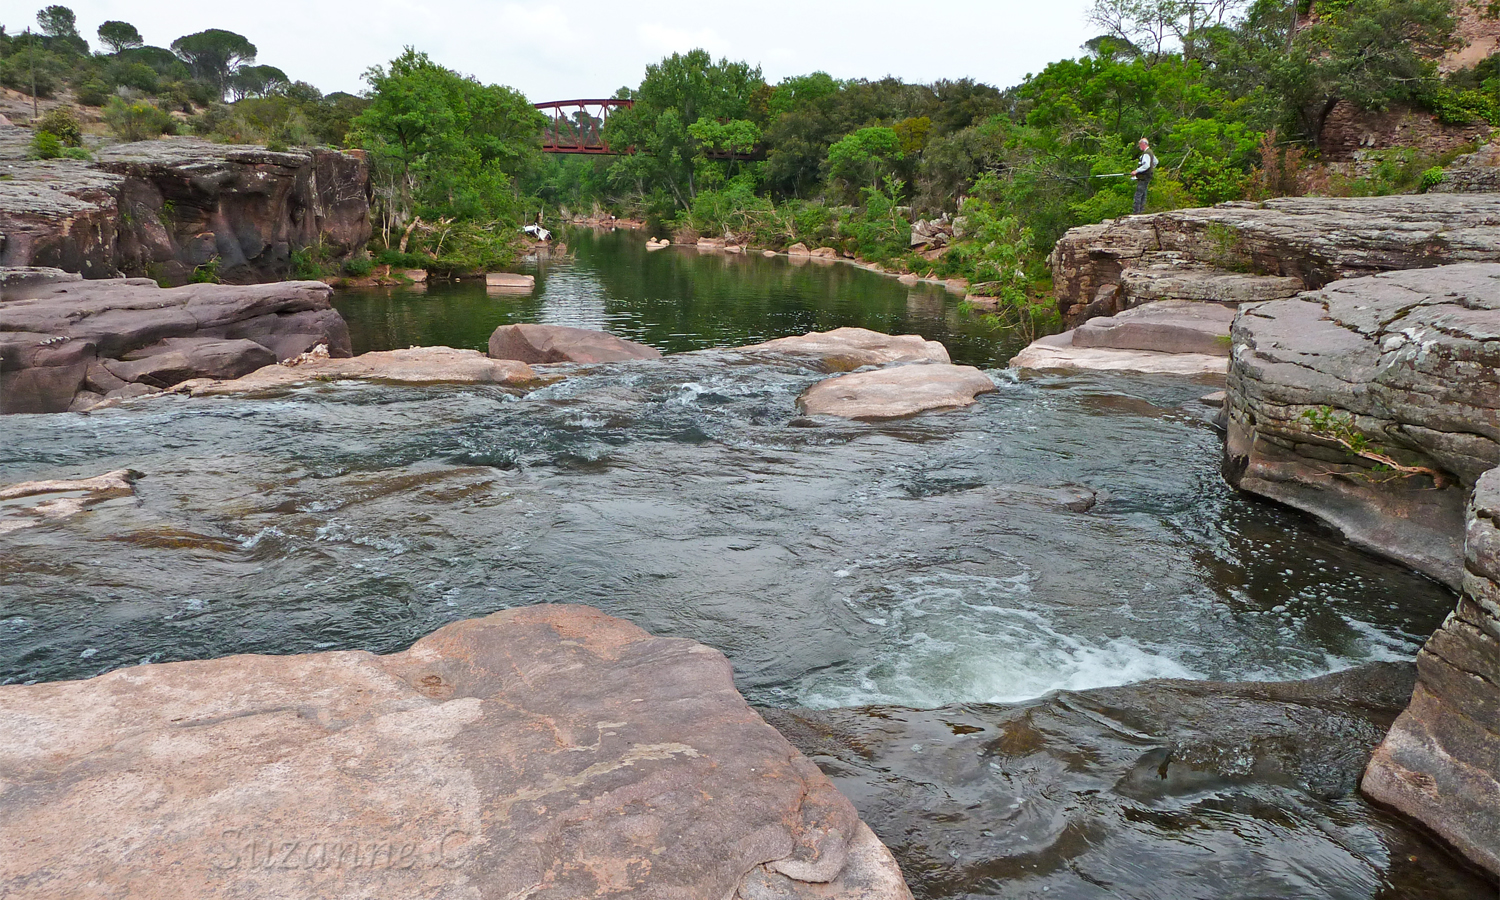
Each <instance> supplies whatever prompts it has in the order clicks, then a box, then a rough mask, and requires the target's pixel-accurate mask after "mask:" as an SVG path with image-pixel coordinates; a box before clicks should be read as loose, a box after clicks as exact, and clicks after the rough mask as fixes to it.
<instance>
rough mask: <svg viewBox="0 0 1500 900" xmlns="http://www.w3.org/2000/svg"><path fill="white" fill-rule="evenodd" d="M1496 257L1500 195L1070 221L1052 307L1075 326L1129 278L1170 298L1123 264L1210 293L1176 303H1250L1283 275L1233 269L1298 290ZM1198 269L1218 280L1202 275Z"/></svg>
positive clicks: (1318, 200)
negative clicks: (1074, 224) (1178, 275)
mask: <svg viewBox="0 0 1500 900" xmlns="http://www.w3.org/2000/svg"><path fill="white" fill-rule="evenodd" d="M1164 254H1165V256H1164ZM1494 261H1500V194H1420V195H1399V196H1390V197H1349V198H1330V197H1283V198H1279V199H1275V200H1266V201H1264V202H1253V203H1252V202H1234V203H1222V204H1220V205H1218V206H1214V207H1210V208H1203V209H1179V210H1173V211H1171V212H1163V213H1158V214H1155V215H1148V216H1129V217H1126V218H1123V219H1116V220H1112V221H1109V222H1105V223H1103V224H1100V225H1089V226H1085V227H1083V228H1075V229H1072V230H1071V231H1069V232H1068V233H1067V234H1066V235H1064V236H1063V238H1062V239H1061V240H1060V241H1058V242H1057V245H1056V246H1055V247H1054V248H1053V251H1052V276H1053V283H1054V284H1055V285H1056V292H1057V305H1058V311H1059V312H1060V313H1061V314H1062V315H1063V318H1064V320H1065V321H1066V322H1067V323H1068V324H1069V325H1078V324H1080V323H1082V322H1083V321H1085V320H1087V319H1089V318H1092V317H1094V316H1108V315H1113V314H1114V313H1116V312H1119V311H1121V310H1122V309H1124V308H1126V307H1127V306H1128V305H1131V301H1130V298H1129V296H1128V295H1127V292H1126V291H1125V290H1122V289H1121V285H1122V283H1124V282H1128V281H1130V280H1131V279H1132V278H1133V279H1134V281H1135V283H1136V284H1135V287H1134V288H1133V290H1139V291H1144V292H1145V296H1144V299H1155V298H1157V297H1162V296H1173V295H1174V294H1173V292H1172V291H1171V290H1164V289H1160V288H1158V289H1151V288H1150V287H1149V286H1147V285H1146V284H1145V282H1149V281H1150V280H1151V279H1150V277H1143V276H1141V275H1131V274H1130V273H1131V272H1132V271H1133V270H1147V269H1151V270H1154V272H1155V274H1156V276H1157V277H1168V273H1167V272H1166V271H1165V270H1166V269H1170V268H1174V267H1175V268H1177V269H1179V270H1180V271H1181V272H1183V273H1184V275H1185V276H1192V277H1187V278H1186V279H1185V280H1186V281H1188V282H1192V283H1193V284H1194V285H1195V286H1194V287H1192V288H1191V290H1207V291H1209V292H1211V295H1210V296H1200V297H1194V296H1188V295H1186V294H1181V293H1179V294H1176V295H1177V296H1180V297H1181V298H1182V299H1218V300H1230V301H1234V302H1248V301H1254V300H1262V299H1265V297H1264V295H1263V292H1265V291H1278V292H1284V291H1286V290H1287V288H1288V285H1289V284H1290V282H1284V281H1283V282H1274V281H1273V282H1266V281H1244V282H1243V283H1236V281H1235V279H1234V277H1233V276H1262V277H1264V276H1269V277H1272V278H1277V279H1293V280H1294V281H1295V282H1297V283H1300V286H1301V288H1302V289H1304V290H1307V289H1317V288H1321V287H1323V286H1325V285H1327V284H1329V283H1331V282H1334V281H1338V280H1341V279H1348V278H1358V277H1361V276H1366V275H1373V274H1376V273H1379V272H1388V271H1396V270H1403V269H1420V268H1429V267H1432V266H1441V265H1449V264H1452V263H1464V262H1494ZM1163 264H1165V265H1163ZM1205 268H1206V269H1208V270H1212V272H1213V273H1217V275H1216V277H1215V278H1210V279H1208V280H1206V281H1205V280H1204V279H1203V278H1202V277H1201V273H1202V272H1203V270H1204V269H1205ZM1226 291H1227V293H1226ZM1258 294H1260V295H1258ZM1283 296H1284V294H1283Z"/></svg>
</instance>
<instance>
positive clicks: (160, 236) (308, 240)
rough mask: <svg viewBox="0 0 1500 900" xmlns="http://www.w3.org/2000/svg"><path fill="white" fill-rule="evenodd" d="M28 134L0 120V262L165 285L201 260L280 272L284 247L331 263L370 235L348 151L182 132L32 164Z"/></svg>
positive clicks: (253, 278) (186, 275)
mask: <svg viewBox="0 0 1500 900" xmlns="http://www.w3.org/2000/svg"><path fill="white" fill-rule="evenodd" d="M30 136H31V132H30V131H29V130H26V129H22V128H17V127H15V126H9V125H0V161H4V162H5V164H6V173H7V176H8V177H7V178H5V179H0V265H3V266H51V267H57V268H61V269H65V270H67V271H69V272H78V273H82V274H83V275H84V276H85V277H87V278H108V277H113V276H116V275H119V274H126V275H132V276H142V277H150V278H153V279H159V280H161V281H163V282H165V283H169V284H182V283H184V282H186V281H188V280H189V279H190V278H191V277H192V276H193V274H194V272H195V270H200V269H202V268H204V267H207V268H209V269H211V270H212V272H213V274H214V276H215V277H216V278H218V279H220V280H222V281H226V282H230V283H237V284H251V283H256V282H263V281H276V280H279V279H283V278H286V277H287V276H288V275H289V274H290V272H291V256H292V253H293V252H296V251H301V250H305V249H307V248H310V247H316V248H319V252H320V253H322V254H323V255H324V256H326V257H328V258H334V259H336V258H340V257H343V256H346V255H348V254H349V253H352V252H355V251H357V250H360V249H362V248H363V247H364V245H365V243H366V242H368V241H369V239H370V203H369V172H368V169H367V167H366V165H365V161H364V159H363V158H362V157H361V156H360V155H359V154H356V153H341V152H339V151H336V150H321V149H314V150H290V151H286V152H273V151H270V150H266V149H265V148H262V147H250V146H235V145H225V144H212V143H209V142H207V141H200V140H191V139H185V138H181V139H170V140H158V141H143V142H140V143H135V144H123V145H118V146H113V147H107V148H105V149H103V150H100V151H99V153H98V157H97V159H96V160H95V161H94V162H83V161H78V160H47V161H35V160H29V159H27V158H26V156H25V148H26V142H27V141H28V140H29V139H30Z"/></svg>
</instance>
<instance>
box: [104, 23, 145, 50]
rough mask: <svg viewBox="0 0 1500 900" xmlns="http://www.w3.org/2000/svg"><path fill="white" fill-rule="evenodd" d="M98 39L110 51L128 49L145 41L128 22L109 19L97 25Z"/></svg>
mask: <svg viewBox="0 0 1500 900" xmlns="http://www.w3.org/2000/svg"><path fill="white" fill-rule="evenodd" d="M99 40H100V42H101V43H103V44H104V46H106V47H108V48H109V51H110V52H111V53H119V52H120V51H121V50H130V49H133V48H135V47H140V46H142V45H143V44H145V43H146V41H145V39H144V38H142V37H141V33H140V32H139V31H136V29H135V26H134V25H132V24H130V23H129V22H120V21H115V20H111V21H108V22H105V23H104V24H103V25H100V26H99Z"/></svg>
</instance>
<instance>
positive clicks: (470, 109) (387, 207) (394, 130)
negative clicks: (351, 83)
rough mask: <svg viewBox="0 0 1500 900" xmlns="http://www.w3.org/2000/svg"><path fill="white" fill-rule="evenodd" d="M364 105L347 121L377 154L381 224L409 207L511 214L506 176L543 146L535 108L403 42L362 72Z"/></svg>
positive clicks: (466, 214)
mask: <svg viewBox="0 0 1500 900" xmlns="http://www.w3.org/2000/svg"><path fill="white" fill-rule="evenodd" d="M365 80H366V81H367V82H368V83H369V84H370V104H369V106H368V107H367V108H366V109H365V110H364V111H363V112H361V113H360V114H359V116H358V117H356V118H355V119H354V121H353V122H352V127H353V129H354V139H355V140H357V141H359V142H360V143H361V144H362V145H363V146H364V147H365V149H367V150H368V151H369V152H370V154H371V158H372V160H373V161H374V163H375V169H376V173H375V174H376V181H377V193H378V195H379V199H380V204H381V215H382V216H383V217H384V223H383V224H384V226H385V228H386V229H387V230H389V229H390V228H395V227H401V226H404V225H405V224H406V223H407V222H409V221H410V220H411V217H412V216H413V215H419V216H423V217H428V218H431V217H434V216H448V217H458V218H465V219H491V220H493V219H502V220H503V219H513V218H514V217H515V216H516V214H517V210H518V208H519V200H518V198H517V197H516V195H515V189H514V182H513V178H514V176H515V175H516V174H518V173H519V172H520V171H521V170H522V169H524V168H525V167H526V166H528V165H529V164H530V163H531V161H532V160H533V159H534V157H535V156H536V155H537V154H538V153H539V152H540V145H541V132H542V126H543V124H544V122H545V119H544V117H543V116H542V114H541V113H539V112H537V110H536V109H535V107H533V106H532V105H531V103H530V102H528V101H527V99H526V97H525V96H524V95H522V94H521V93H519V92H518V91H514V90H512V89H510V88H507V87H503V86H500V85H484V84H480V83H479V82H478V81H476V80H475V79H473V78H471V77H468V76H465V75H460V74H459V73H457V72H454V71H452V70H451V69H447V68H444V67H443V66H440V65H438V64H437V63H435V62H433V61H432V60H431V59H430V58H429V57H428V56H427V54H425V53H418V52H417V51H416V50H414V49H412V48H410V47H408V48H406V50H405V51H404V52H403V53H402V54H401V55H400V56H398V57H397V58H396V59H394V60H392V61H391V64H390V66H389V67H384V66H375V67H374V68H371V69H370V70H369V71H367V72H366V73H365Z"/></svg>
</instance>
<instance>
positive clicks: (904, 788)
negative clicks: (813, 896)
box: [763, 663, 1493, 900]
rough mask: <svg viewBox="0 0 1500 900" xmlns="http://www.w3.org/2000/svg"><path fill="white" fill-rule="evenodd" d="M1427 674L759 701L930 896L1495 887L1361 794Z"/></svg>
mask: <svg viewBox="0 0 1500 900" xmlns="http://www.w3.org/2000/svg"><path fill="white" fill-rule="evenodd" d="M1412 682H1413V678H1412V671H1411V666H1410V665H1408V664H1396V663H1376V664H1372V665H1368V666H1364V667H1361V668H1359V669H1354V670H1350V671H1346V672H1341V673H1338V674H1335V675H1328V676H1324V677H1322V678H1315V679H1312V680H1309V681H1301V682H1281V683H1275V682H1272V683H1239V684H1225V683H1215V682H1208V681H1148V682H1142V683H1140V684H1135V685H1129V686H1125V687H1113V688H1101V689H1095V690H1088V691H1063V692H1060V693H1057V694H1053V695H1051V696H1049V697H1046V698H1043V699H1039V700H1033V701H1029V702H1026V703H1020V704H1014V705H989V704H967V705H962V706H947V707H942V708H939V709H932V710H913V709H905V708H900V707H891V706H878V707H864V708H849V709H828V710H806V709H794V710H775V709H770V710H764V711H763V715H764V716H765V717H766V719H767V721H769V722H771V723H772V724H773V725H775V726H776V727H777V728H778V729H779V730H780V731H781V732H782V733H783V734H785V735H786V736H787V738H788V739H789V740H791V742H792V743H793V744H795V745H796V746H797V747H798V749H800V750H801V751H802V752H803V753H806V754H807V755H808V756H810V757H811V758H812V759H813V760H814V761H816V762H817V763H818V765H820V766H821V767H822V768H823V769H824V771H826V772H827V773H828V774H829V777H830V778H832V779H833V782H834V784H835V785H837V786H838V787H839V789H840V790H841V791H842V792H843V793H844V794H846V795H848V796H849V797H850V798H851V799H852V800H853V801H854V804H855V806H856V807H857V808H858V809H859V811H860V814H861V816H863V817H864V819H865V821H867V822H869V823H870V826H871V827H872V828H873V829H874V830H875V831H876V833H877V834H879V835H881V836H882V837H883V838H884V840H885V841H886V842H887V843H888V844H889V845H890V847H891V849H892V851H893V852H894V853H895V854H896V856H897V858H898V859H899V860H900V861H901V864H902V867H903V869H904V870H905V872H906V874H907V877H908V878H909V879H910V880H911V885H912V888H913V890H914V891H915V892H916V893H918V894H919V895H920V896H924V897H934V898H936V897H955V898H957V897H980V896H985V897H989V896H1004V897H1048V896H1052V897H1100V898H1102V897H1127V898H1137V897H1183V898H1203V900H1209V898H1212V900H1229V898H1240V900H1251V898H1262V897H1376V896H1421V897H1424V898H1442V900H1468V898H1471V897H1480V896H1485V893H1484V892H1485V891H1486V890H1487V887H1486V884H1485V882H1484V880H1483V879H1481V878H1478V877H1476V876H1475V875H1474V874H1472V873H1471V872H1469V870H1468V869H1466V868H1465V867H1463V866H1462V865H1460V864H1459V863H1458V862H1457V861H1456V860H1450V859H1449V858H1448V857H1447V856H1446V854H1444V853H1443V852H1442V851H1441V850H1439V849H1438V848H1436V847H1434V846H1432V845H1430V844H1429V843H1428V842H1427V841H1426V840H1425V839H1424V838H1423V837H1422V836H1420V835H1419V834H1417V833H1416V832H1415V831H1414V830H1412V829H1408V828H1404V827H1402V826H1401V825H1400V824H1399V823H1397V822H1396V821H1394V820H1393V819H1391V818H1390V817H1388V816H1386V815H1384V814H1382V813H1381V812H1380V811H1379V810H1377V809H1375V808H1373V807H1372V806H1371V805H1369V804H1366V803H1363V802H1362V801H1361V800H1360V798H1359V796H1358V794H1357V793H1356V792H1355V791H1356V785H1357V783H1358V780H1359V775H1360V770H1361V768H1362V767H1363V766H1364V763H1365V760H1366V758H1367V756H1368V754H1369V752H1370V750H1371V748H1373V747H1374V746H1375V745H1376V744H1377V743H1378V742H1379V740H1380V737H1381V735H1382V734H1383V733H1384V731H1385V729H1386V728H1387V727H1389V723H1390V722H1391V720H1392V719H1394V718H1395V716H1396V715H1397V713H1398V712H1399V711H1400V708H1401V705H1402V704H1403V703H1404V702H1405V699H1406V697H1407V694H1408V692H1409V691H1410V690H1411V685H1412ZM1488 890H1493V888H1488Z"/></svg>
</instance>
